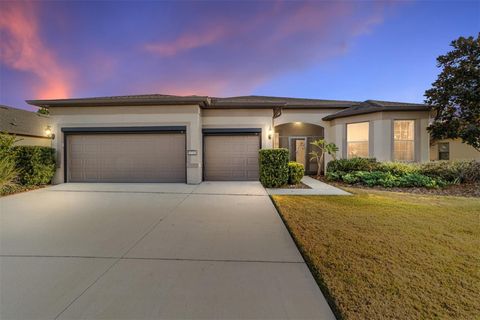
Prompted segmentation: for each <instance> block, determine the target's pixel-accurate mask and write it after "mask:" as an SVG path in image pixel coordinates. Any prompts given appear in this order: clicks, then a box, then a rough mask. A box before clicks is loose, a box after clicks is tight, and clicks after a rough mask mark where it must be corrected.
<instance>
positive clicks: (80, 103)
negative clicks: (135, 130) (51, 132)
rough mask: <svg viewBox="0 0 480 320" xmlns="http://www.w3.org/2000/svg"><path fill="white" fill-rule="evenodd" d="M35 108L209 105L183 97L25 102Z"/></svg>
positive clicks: (197, 98) (203, 99)
mask: <svg viewBox="0 0 480 320" xmlns="http://www.w3.org/2000/svg"><path fill="white" fill-rule="evenodd" d="M26 102H27V103H28V104H30V105H33V106H37V107H72V106H75V107H107V106H152V105H191V104H198V105H200V106H202V107H204V106H207V105H209V104H210V100H209V99H208V98H204V97H200V98H199V97H192V98H190V97H185V98H182V99H118V100H113V99H58V100H26Z"/></svg>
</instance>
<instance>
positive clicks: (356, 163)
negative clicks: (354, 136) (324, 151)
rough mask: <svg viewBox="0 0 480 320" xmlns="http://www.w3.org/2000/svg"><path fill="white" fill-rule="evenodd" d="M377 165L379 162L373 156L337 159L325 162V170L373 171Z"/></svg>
mask: <svg viewBox="0 0 480 320" xmlns="http://www.w3.org/2000/svg"><path fill="white" fill-rule="evenodd" d="M378 165H379V163H378V162H377V161H376V160H375V159H374V158H352V159H338V160H333V161H330V162H329V163H328V164H327V172H335V171H343V172H346V173H348V172H355V171H373V170H376V169H377V167H378Z"/></svg>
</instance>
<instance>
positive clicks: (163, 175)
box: [67, 133, 186, 182]
mask: <svg viewBox="0 0 480 320" xmlns="http://www.w3.org/2000/svg"><path fill="white" fill-rule="evenodd" d="M67 172H68V173H67V177H68V179H67V181H69V182H185V181H186V168H185V134H184V133H115V134H73V135H69V136H68V137H67Z"/></svg>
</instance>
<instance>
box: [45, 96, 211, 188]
mask: <svg viewBox="0 0 480 320" xmlns="http://www.w3.org/2000/svg"><path fill="white" fill-rule="evenodd" d="M50 115H51V118H52V120H53V122H54V126H53V130H54V133H55V134H56V135H57V137H56V138H55V140H54V144H55V147H56V148H57V150H58V151H59V152H58V154H59V156H60V158H61V161H60V162H59V166H58V169H57V172H56V174H55V177H54V183H62V182H64V165H65V163H64V162H65V161H64V159H63V156H64V135H63V134H62V132H61V128H62V127H131V126H162V125H165V126H176V125H178V126H186V127H187V133H186V135H187V136H186V138H187V150H197V151H198V154H197V155H196V156H187V183H190V184H197V183H200V182H201V181H202V161H201V159H202V158H201V156H202V155H201V150H202V147H201V146H202V141H201V137H202V135H201V119H200V108H199V106H198V105H178V106H177V105H172V106H132V107H126V106H125V107H76V108H74V107H55V108H51V109H50Z"/></svg>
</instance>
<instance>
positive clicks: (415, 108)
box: [322, 105, 430, 121]
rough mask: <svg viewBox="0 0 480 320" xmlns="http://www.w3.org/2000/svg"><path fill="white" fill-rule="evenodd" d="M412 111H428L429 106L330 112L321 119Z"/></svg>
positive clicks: (328, 119)
mask: <svg viewBox="0 0 480 320" xmlns="http://www.w3.org/2000/svg"><path fill="white" fill-rule="evenodd" d="M412 111H425V112H427V111H430V106H427V105H419V106H415V107H405V106H403V107H394V108H391V107H390V108H385V107H383V108H382V109H376V110H364V111H361V112H357V113H353V114H338V115H336V114H331V115H328V116H326V117H323V118H322V120H323V121H330V120H335V119H339V118H347V117H353V116H359V115H363V114H370V113H376V112H412Z"/></svg>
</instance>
